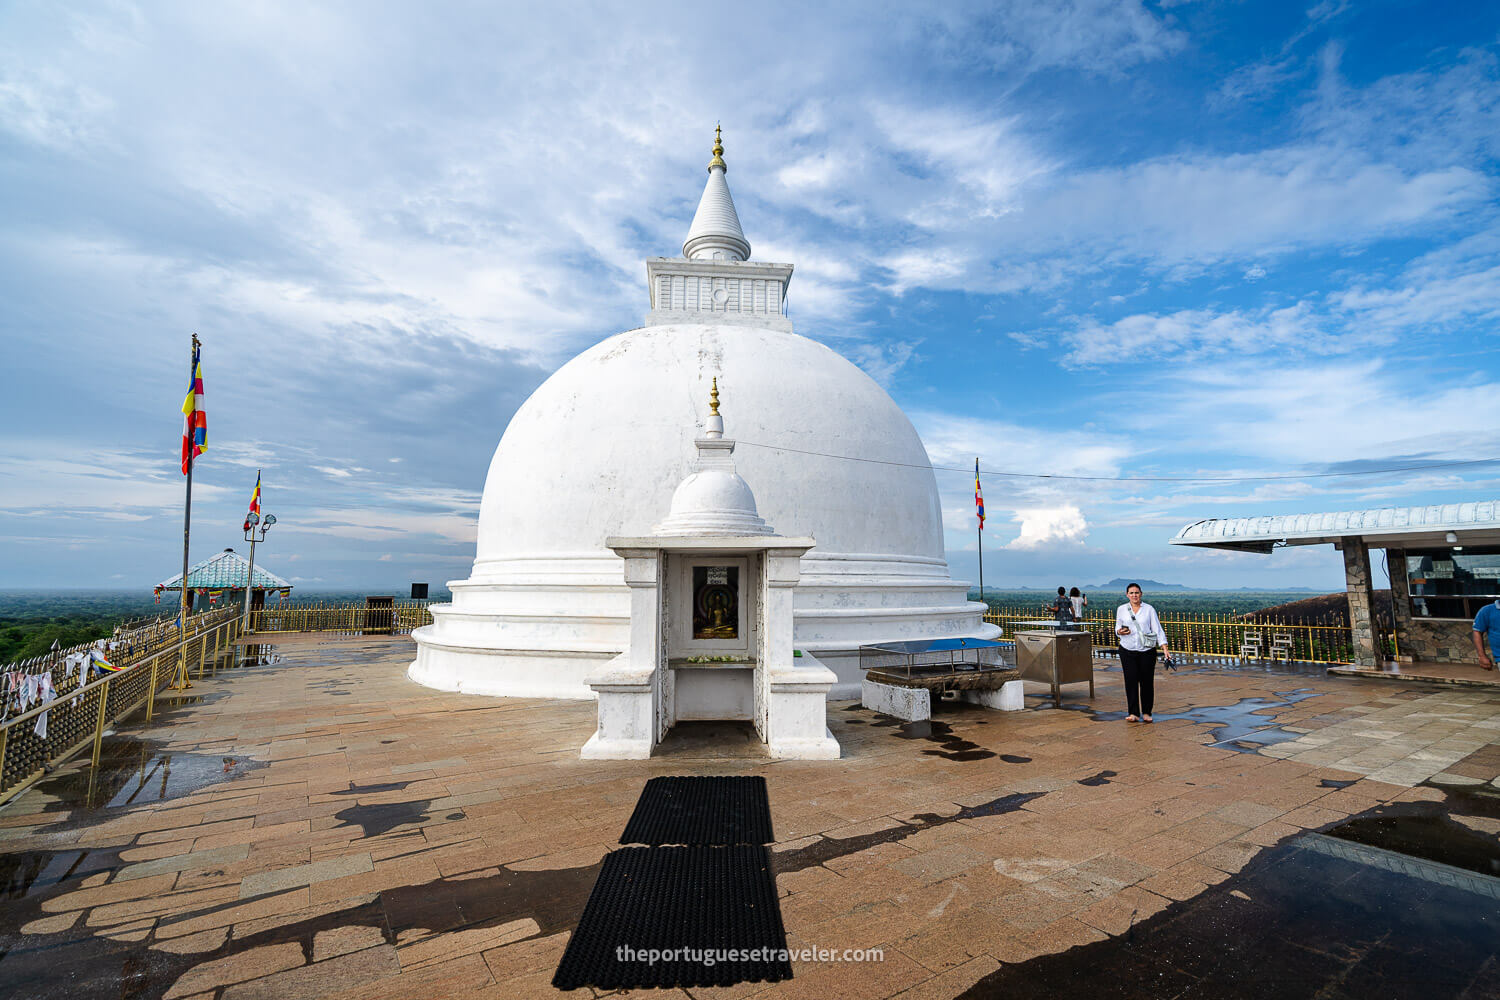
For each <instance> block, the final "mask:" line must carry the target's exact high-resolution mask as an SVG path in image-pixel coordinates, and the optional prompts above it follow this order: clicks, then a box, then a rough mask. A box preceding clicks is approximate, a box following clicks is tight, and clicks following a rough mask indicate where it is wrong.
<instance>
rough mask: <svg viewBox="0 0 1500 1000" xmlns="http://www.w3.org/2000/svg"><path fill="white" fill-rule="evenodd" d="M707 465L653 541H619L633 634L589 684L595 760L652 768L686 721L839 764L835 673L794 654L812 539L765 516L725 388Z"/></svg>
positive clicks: (706, 433) (703, 451)
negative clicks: (741, 467) (726, 723)
mask: <svg viewBox="0 0 1500 1000" xmlns="http://www.w3.org/2000/svg"><path fill="white" fill-rule="evenodd" d="M710 399H711V402H710V404H709V412H708V419H707V420H705V421H704V425H703V436H702V437H700V438H698V439H697V441H695V442H694V444H695V445H696V446H697V450H698V460H697V462H696V463H695V465H694V466H693V471H692V472H690V473H689V474H688V477H687V478H686V479H684V480H683V481H682V483H681V485H679V486H678V487H677V490H676V492H675V493H673V494H672V507H671V510H670V511H669V512H668V514H667V517H666V519H665V520H663V521H662V522H661V523H660V524H658V525H657V526H656V527H655V528H654V529H653V530H652V532H651V534H649V535H646V536H643V537H639V538H610V539H608V541H607V542H606V544H607V545H608V546H609V547H610V549H611V550H613V551H614V552H615V553H616V554H617V555H618V556H620V558H622V559H624V560H625V583H626V585H627V586H629V587H630V638H629V645H628V646H627V647H626V649H625V652H623V653H621V654H620V655H619V656H617V657H615V659H614V660H612V661H611V662H610V664H609V666H608V667H606V668H605V669H604V670H602V671H600V672H599V673H598V674H596V675H594V676H593V677H591V678H589V687H591V688H593V690H594V693H595V695H596V696H597V697H598V699H599V726H598V729H597V730H596V731H595V733H594V735H593V737H591V738H590V739H589V741H588V743H587V744H585V745H584V748H583V756H584V757H585V758H603V759H614V758H644V757H649V756H651V750H652V749H653V748H654V747H655V746H656V744H657V743H659V742H661V740H662V739H663V738H664V737H665V736H666V734H667V731H668V730H670V729H671V728H672V726H673V725H675V724H676V723H678V722H681V721H690V720H723V719H731V720H743V721H748V722H753V723H754V724H755V732H756V735H758V736H759V737H760V740H761V742H762V743H764V744H765V745H766V748H767V751H768V752H769V753H770V755H771V756H772V757H792V758H797V759H801V760H828V759H837V758H838V756H839V745H838V743H837V742H836V741H835V740H834V738H833V735H832V734H831V733H830V732H829V731H828V725H827V715H828V707H827V705H828V691H829V689H831V688H832V687H833V685H834V682H835V680H836V678H835V676H834V674H833V671H831V670H829V669H828V668H827V667H825V666H823V665H822V664H821V663H819V662H818V661H817V660H816V659H815V658H814V657H813V656H812V654H810V653H804V652H802V651H800V650H794V649H793V648H792V591H793V589H794V588H795V587H796V586H797V580H798V577H799V574H800V567H799V563H800V562H801V560H802V555H803V553H805V552H807V550H808V549H810V548H812V547H813V546H814V545H815V544H816V543H815V542H814V540H813V539H811V538H783V537H781V536H779V535H777V534H775V533H774V532H773V531H772V529H771V526H770V525H768V524H766V522H765V521H764V520H763V519H762V518H761V516H760V514H759V513H758V512H757V511H756V507H755V494H754V493H753V492H752V491H751V489H750V486H749V484H748V483H746V482H745V480H743V479H741V478H740V476H739V473H737V472H736V471H735V467H734V458H733V457H732V456H733V455H734V442H733V441H732V440H730V439H729V438H726V437H725V436H724V418H723V417H722V416H720V415H719V385H718V380H717V379H714V382H713V390H712V392H711V393H710Z"/></svg>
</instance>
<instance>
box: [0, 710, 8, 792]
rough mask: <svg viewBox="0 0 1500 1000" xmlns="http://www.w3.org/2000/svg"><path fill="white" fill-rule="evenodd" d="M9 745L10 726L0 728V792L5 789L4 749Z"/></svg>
mask: <svg viewBox="0 0 1500 1000" xmlns="http://www.w3.org/2000/svg"><path fill="white" fill-rule="evenodd" d="M9 746H10V727H9V726H6V727H5V728H4V729H0V792H3V791H5V751H6V748H7V747H9Z"/></svg>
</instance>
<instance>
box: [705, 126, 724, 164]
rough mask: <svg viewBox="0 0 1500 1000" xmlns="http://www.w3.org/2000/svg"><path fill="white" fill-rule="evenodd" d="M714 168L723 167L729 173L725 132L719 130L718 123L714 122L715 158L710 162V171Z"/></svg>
mask: <svg viewBox="0 0 1500 1000" xmlns="http://www.w3.org/2000/svg"><path fill="white" fill-rule="evenodd" d="M714 167H723V168H724V171H725V172H726V173H727V172H728V171H729V164H727V163H725V162H724V137H723V130H722V129H720V128H719V123H718V122H714V158H713V159H712V160H709V161H708V169H709V170H712V169H713V168H714Z"/></svg>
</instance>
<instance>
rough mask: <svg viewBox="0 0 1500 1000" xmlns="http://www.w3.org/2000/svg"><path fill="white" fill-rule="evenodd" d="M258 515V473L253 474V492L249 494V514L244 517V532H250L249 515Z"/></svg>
mask: <svg viewBox="0 0 1500 1000" xmlns="http://www.w3.org/2000/svg"><path fill="white" fill-rule="evenodd" d="M259 513H260V473H259V472H257V473H256V474H255V492H254V493H252V494H250V513H249V514H246V515H245V530H246V531H249V530H250V514H257V515H258V514H259Z"/></svg>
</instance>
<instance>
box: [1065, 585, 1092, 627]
mask: <svg viewBox="0 0 1500 1000" xmlns="http://www.w3.org/2000/svg"><path fill="white" fill-rule="evenodd" d="M1068 600H1070V601H1072V602H1073V620H1074V621H1080V622H1081V621H1083V609H1084V608H1087V607H1088V606H1089V596H1088V595H1087V594H1085V593H1084V592H1083V591H1081V590H1079V589H1078V588H1077V587H1074V588H1073V589H1072V590H1070V591H1068Z"/></svg>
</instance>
